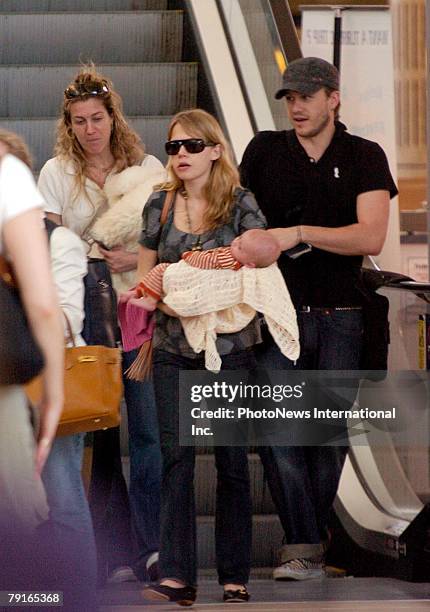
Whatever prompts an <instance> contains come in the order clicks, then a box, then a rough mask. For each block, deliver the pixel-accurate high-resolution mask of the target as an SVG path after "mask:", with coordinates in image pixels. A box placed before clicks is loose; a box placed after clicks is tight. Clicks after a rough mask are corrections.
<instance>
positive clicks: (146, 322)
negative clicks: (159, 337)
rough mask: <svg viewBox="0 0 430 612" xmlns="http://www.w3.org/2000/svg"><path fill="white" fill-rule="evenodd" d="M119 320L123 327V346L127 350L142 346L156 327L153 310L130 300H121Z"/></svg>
mask: <svg viewBox="0 0 430 612" xmlns="http://www.w3.org/2000/svg"><path fill="white" fill-rule="evenodd" d="M118 321H119V326H120V328H121V335H122V346H123V349H124V351H125V352H127V351H132V350H134V349H136V348H139V347H141V346H142V344H143V343H144V342H146V341H147V340H150V339H151V338H152V333H153V331H154V327H155V317H154V313H153V312H148V311H147V310H144V309H143V308H139V306H135V305H134V304H130V302H123V301H121V300H120V301H119V304H118Z"/></svg>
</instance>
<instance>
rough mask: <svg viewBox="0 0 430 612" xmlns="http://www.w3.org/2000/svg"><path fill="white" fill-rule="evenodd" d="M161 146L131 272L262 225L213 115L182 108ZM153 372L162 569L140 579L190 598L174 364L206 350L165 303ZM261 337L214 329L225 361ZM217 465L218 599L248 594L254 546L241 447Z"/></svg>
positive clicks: (190, 462) (157, 594)
mask: <svg viewBox="0 0 430 612" xmlns="http://www.w3.org/2000/svg"><path fill="white" fill-rule="evenodd" d="M166 152H167V154H168V155H169V163H168V169H169V170H170V173H171V176H172V180H171V181H170V182H167V183H165V184H164V185H162V187H161V188H160V190H159V191H157V192H155V193H154V194H153V195H152V196H151V197H150V199H149V201H148V202H147V204H146V206H145V209H144V213H143V231H142V236H141V240H140V244H141V247H140V252H139V268H138V276H139V279H140V280H141V279H142V278H143V277H144V275H145V274H146V273H147V272H149V270H151V269H152V268H153V267H154V266H155V264H156V263H157V262H169V263H175V262H177V261H179V259H180V258H181V255H182V253H184V252H185V251H190V250H193V249H194V250H197V249H205V250H206V249H212V248H216V247H221V246H227V245H229V244H231V242H232V241H233V240H234V238H235V237H236V236H238V235H240V234H242V233H243V232H245V231H246V230H248V229H252V228H264V227H265V224H266V222H265V219H264V216H263V215H262V213H261V212H260V210H259V208H258V206H257V204H256V202H255V200H254V197H253V196H252V194H251V193H250V192H248V191H245V190H244V189H242V188H241V187H240V184H239V176H238V172H237V169H236V167H235V166H234V164H233V161H232V157H231V154H230V149H229V146H228V144H227V142H226V139H225V137H224V135H223V133H222V130H221V128H220V126H219V124H218V122H217V121H216V119H214V117H212V116H211V115H209V114H208V113H206V112H205V111H203V110H200V109H196V110H190V111H184V112H181V113H179V114H178V115H176V116H175V117H174V118H173V119H172V122H171V124H170V127H169V132H168V142H167V143H166ZM168 192H173V193H174V201H173V205H172V207H171V209H170V211H169V214H168V216H167V219H166V221H165V223H164V224H163V225H162V224H161V223H160V217H161V212H162V210H163V205H164V202H165V199H166V195H167V193H168ZM156 316H157V324H156V329H155V335H154V360H153V375H154V387H155V395H156V401H157V409H158V414H159V423H160V437H161V449H162V454H163V487H162V493H161V535H160V577H161V581H160V582H159V584H158V585H157V586H152V587H147V588H146V589H145V590H144V591H143V595H144V597H145V598H147V599H153V600H169V601H172V602H177V603H179V604H180V605H191V604H192V603H193V602H194V600H195V598H196V583H197V575H196V525H195V509H194V489H193V475H194V460H195V451H194V448H192V447H184V446H180V444H179V429H178V427H179V423H178V421H179V405H178V392H179V373H180V371H181V370H202V369H204V358H203V357H201V356H200V355H196V353H194V351H193V350H192V348H191V347H190V346H189V344H188V343H187V341H186V339H185V336H184V333H183V330H182V327H181V323H180V321H179V319H178V318H176V316H175V313H174V312H173V311H171V310H170V309H169V308H168V307H166V306H165V305H164V304H161V305H160V306H159V310H158V311H157V315H156ZM259 341H260V335H259V328H258V325H257V321H256V320H255V319H254V320H253V321H252V322H251V323H250V324H249V325H248V326H247V327H245V328H244V329H243V330H242V331H240V332H237V333H233V334H228V336H227V337H225V335H224V336H223V335H219V336H218V341H217V348H218V350H219V352H220V354H221V355H222V356H223V359H222V361H223V365H222V367H223V368H224V369H228V370H236V369H245V370H250V369H252V368H253V366H254V364H255V361H254V355H253V352H252V351H250V350H249V349H250V348H251V347H252V346H253V345H254V344H256V343H257V342H259ZM215 460H216V467H217V471H218V486H217V511H216V555H217V568H218V574H219V582H220V584H221V585H223V587H224V600H225V601H227V602H230V601H239V602H240V601H247V600H248V598H249V595H248V592H247V590H246V583H247V581H248V577H249V568H250V553H251V502H250V493H249V474H248V460H247V449H246V448H237V447H236V448H234V447H215Z"/></svg>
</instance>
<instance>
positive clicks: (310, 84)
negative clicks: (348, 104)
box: [275, 57, 339, 100]
mask: <svg viewBox="0 0 430 612" xmlns="http://www.w3.org/2000/svg"><path fill="white" fill-rule="evenodd" d="M322 87H329V88H330V89H335V90H338V89H339V71H338V69H337V68H336V67H335V66H333V64H330V63H329V62H326V61H325V60H323V59H321V58H319V57H302V58H300V59H296V60H294V61H293V62H291V63H290V64H288V68H287V69H286V70H285V72H284V74H283V76H282V87H281V89H279V90H278V91H277V92H276V94H275V98H276V99H277V100H279V99H280V98H283V97H284V96H285V94H286V93H287V91H298V92H299V93H301V94H305V95H308V96H310V95H312V94H314V93H316V92H317V91H318V90H319V89H321V88H322Z"/></svg>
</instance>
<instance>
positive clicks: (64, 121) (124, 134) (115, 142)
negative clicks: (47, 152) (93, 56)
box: [55, 62, 145, 191]
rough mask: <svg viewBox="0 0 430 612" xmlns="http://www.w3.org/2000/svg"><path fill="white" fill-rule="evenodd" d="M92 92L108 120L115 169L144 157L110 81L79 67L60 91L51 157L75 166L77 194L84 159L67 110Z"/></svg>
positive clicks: (91, 68)
mask: <svg viewBox="0 0 430 612" xmlns="http://www.w3.org/2000/svg"><path fill="white" fill-rule="evenodd" d="M106 89H107V91H105V90H106ZM70 90H74V92H76V93H75V94H74V97H69V96H68V95H67V92H68V91H70ZM94 91H97V92H100V93H98V94H97V95H96V97H97V99H99V100H100V101H101V102H103V104H104V107H105V108H106V110H107V112H108V113H109V115H110V117H111V118H112V132H111V137H110V148H111V153H112V155H113V157H114V159H115V162H116V168H117V170H118V171H119V172H120V171H121V170H124V169H125V168H128V167H129V166H134V165H137V164H140V163H141V162H142V160H143V158H144V157H145V149H144V145H143V143H142V141H141V139H140V137H139V136H138V134H137V133H136V132H135V131H134V130H132V129H131V128H130V127H129V125H128V124H127V121H126V120H125V117H124V114H123V110H122V100H121V97H120V96H119V94H118V93H117V92H116V91H115V90H114V88H113V84H112V82H111V81H110V80H109V79H107V78H106V77H104V76H103V75H101V74H99V73H98V72H97V71H96V68H95V65H94V64H93V63H92V62H91V63H89V64H85V65H83V66H82V68H81V69H80V71H79V72H78V73H77V75H76V76H75V78H74V79H73V81H72V82H71V83H70V84H69V86H68V87H67V88H66V90H65V92H64V99H63V103H62V109H61V116H60V118H59V120H58V123H57V140H56V144H55V155H57V156H58V157H59V158H61V159H63V160H66V161H70V160H71V161H73V162H74V164H75V167H76V171H77V181H78V185H77V187H78V191H79V190H80V189H81V188H83V186H84V182H85V170H86V165H87V159H86V157H85V152H84V150H83V149H82V147H81V145H80V144H79V141H78V139H77V138H76V136H75V135H74V133H73V129H72V121H71V115H70V109H71V106H72V105H73V104H74V103H75V102H82V101H85V100H88V99H90V98H94V97H95V96H94V93H92V92H94Z"/></svg>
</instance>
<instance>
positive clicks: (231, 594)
mask: <svg viewBox="0 0 430 612" xmlns="http://www.w3.org/2000/svg"><path fill="white" fill-rule="evenodd" d="M223 601H225V603H243V602H244V601H249V593H248V591H247V590H246V587H243V588H241V589H236V590H235V591H224V597H223Z"/></svg>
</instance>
